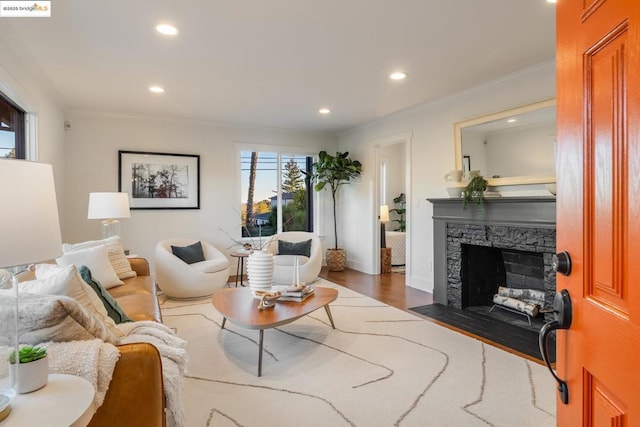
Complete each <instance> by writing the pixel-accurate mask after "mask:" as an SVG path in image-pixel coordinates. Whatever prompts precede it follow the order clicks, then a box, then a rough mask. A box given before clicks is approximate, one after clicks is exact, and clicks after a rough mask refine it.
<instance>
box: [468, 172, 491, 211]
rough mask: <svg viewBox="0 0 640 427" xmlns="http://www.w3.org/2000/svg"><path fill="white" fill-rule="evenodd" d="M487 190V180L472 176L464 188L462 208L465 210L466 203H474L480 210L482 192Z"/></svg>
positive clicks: (482, 200) (482, 201) (482, 197)
mask: <svg viewBox="0 0 640 427" xmlns="http://www.w3.org/2000/svg"><path fill="white" fill-rule="evenodd" d="M486 189H487V180H486V179H484V178H483V177H482V176H474V177H473V178H471V181H469V183H468V184H467V186H466V187H465V188H464V194H463V196H462V197H463V201H462V207H463V209H466V208H467V204H468V203H476V204H477V205H479V206H480V209H482V204H483V203H484V192H485V190H486Z"/></svg>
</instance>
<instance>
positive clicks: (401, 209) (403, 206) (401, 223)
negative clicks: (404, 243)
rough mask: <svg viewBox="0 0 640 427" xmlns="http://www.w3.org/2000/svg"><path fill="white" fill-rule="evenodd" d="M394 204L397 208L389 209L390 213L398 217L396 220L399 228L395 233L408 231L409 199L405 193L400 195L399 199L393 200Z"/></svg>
mask: <svg viewBox="0 0 640 427" xmlns="http://www.w3.org/2000/svg"><path fill="white" fill-rule="evenodd" d="M393 203H394V204H395V205H396V207H395V208H393V209H389V212H395V213H396V214H397V215H398V218H397V219H395V220H394V221H396V222H397V223H398V228H397V229H396V230H395V231H406V229H407V222H406V219H405V214H406V213H407V197H406V196H405V194H404V193H400V195H399V196H398V197H396V198H394V199H393Z"/></svg>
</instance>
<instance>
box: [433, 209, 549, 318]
mask: <svg viewBox="0 0 640 427" xmlns="http://www.w3.org/2000/svg"><path fill="white" fill-rule="evenodd" d="M430 201H431V202H432V203H433V204H434V216H433V218H434V253H435V255H434V261H435V264H434V269H435V271H434V272H435V275H434V279H435V283H434V300H435V301H436V302H438V303H440V304H444V305H448V306H451V307H455V308H459V309H472V308H473V307H486V309H483V310H484V311H488V310H489V308H490V307H491V306H492V305H493V302H492V299H493V295H494V294H496V293H497V290H498V287H499V286H504V287H508V288H517V289H536V290H540V291H543V292H544V294H543V295H544V301H543V302H542V303H541V305H544V306H546V307H550V306H552V305H553V298H554V295H555V291H556V277H555V272H554V271H553V268H552V266H551V260H552V257H553V254H554V253H555V250H556V230H555V198H552V197H530V198H519V197H518V198H506V197H505V198H498V199H487V200H486V201H485V206H484V209H483V210H482V211H480V210H478V209H477V208H475V207H470V208H468V209H463V208H462V206H461V203H460V201H459V200H456V199H432V200H430ZM515 316H516V317H517V315H515ZM552 318H553V315H552V313H545V314H544V317H542V316H541V321H542V320H547V321H548V320H551V319H552Z"/></svg>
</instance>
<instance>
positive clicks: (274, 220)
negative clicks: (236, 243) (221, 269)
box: [240, 151, 313, 237]
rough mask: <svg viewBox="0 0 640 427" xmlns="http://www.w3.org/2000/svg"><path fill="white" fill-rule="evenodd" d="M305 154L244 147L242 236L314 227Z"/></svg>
mask: <svg viewBox="0 0 640 427" xmlns="http://www.w3.org/2000/svg"><path fill="white" fill-rule="evenodd" d="M312 163H313V158H312V157H309V156H307V155H304V154H284V153H277V152H262V151H260V152H257V151H242V152H241V154H240V164H241V182H242V186H241V190H242V201H241V203H242V205H241V206H242V208H241V212H242V224H243V226H242V236H243V237H248V236H254V237H255V236H271V235H273V234H277V233H278V232H280V231H313V192H312V190H313V189H312V187H311V185H310V181H309V179H308V178H307V175H305V173H306V172H309V171H310V170H311V165H312Z"/></svg>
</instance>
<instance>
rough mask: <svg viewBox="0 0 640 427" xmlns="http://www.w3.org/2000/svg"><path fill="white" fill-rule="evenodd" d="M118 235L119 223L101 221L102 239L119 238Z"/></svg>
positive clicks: (116, 221)
mask: <svg viewBox="0 0 640 427" xmlns="http://www.w3.org/2000/svg"><path fill="white" fill-rule="evenodd" d="M119 235H120V221H118V220H117V219H105V220H104V221H102V238H104V239H106V238H107V237H113V236H119Z"/></svg>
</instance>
